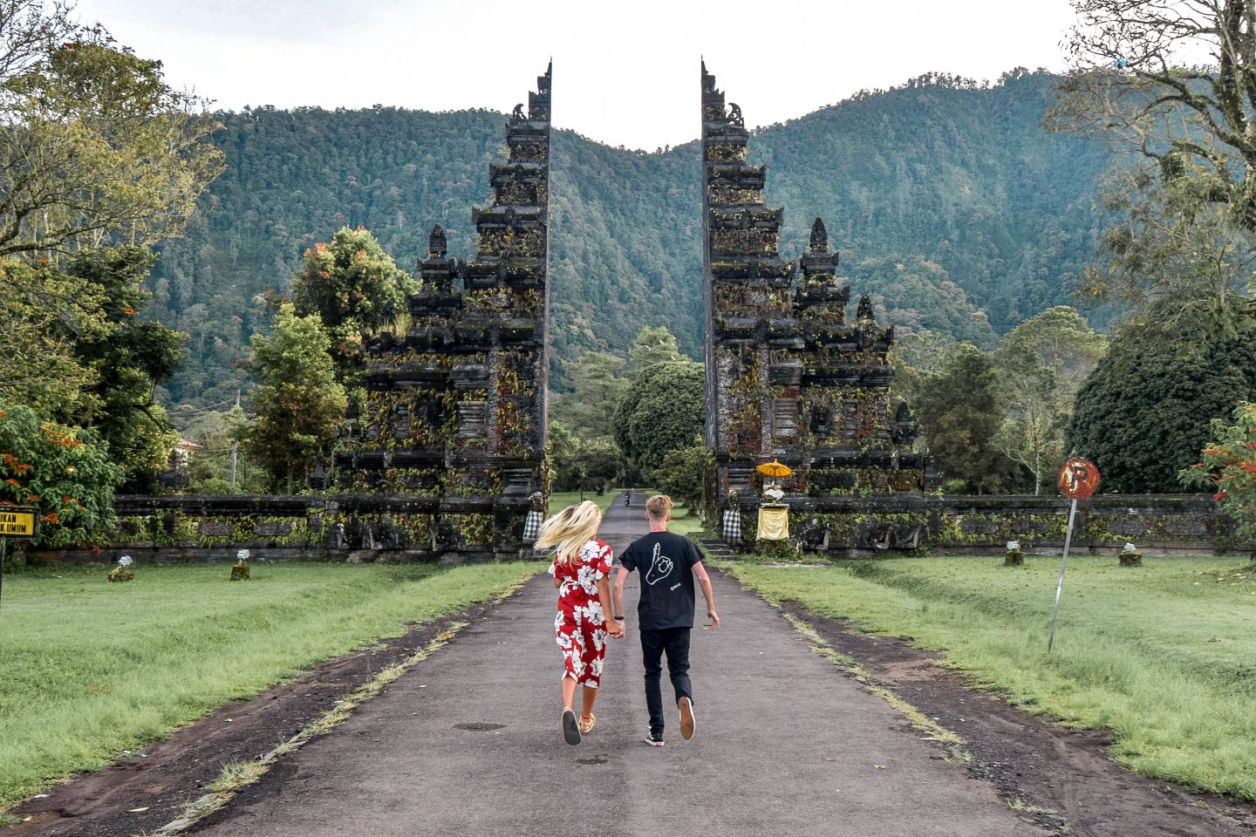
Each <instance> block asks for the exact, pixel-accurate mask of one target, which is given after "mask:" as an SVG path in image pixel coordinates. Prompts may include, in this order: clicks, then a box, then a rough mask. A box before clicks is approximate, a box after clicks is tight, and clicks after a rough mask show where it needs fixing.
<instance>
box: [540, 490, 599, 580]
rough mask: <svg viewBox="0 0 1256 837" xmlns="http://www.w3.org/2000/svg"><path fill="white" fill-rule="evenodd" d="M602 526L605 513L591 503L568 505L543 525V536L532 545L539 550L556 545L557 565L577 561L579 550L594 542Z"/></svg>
mask: <svg viewBox="0 0 1256 837" xmlns="http://www.w3.org/2000/svg"><path fill="white" fill-rule="evenodd" d="M601 525H602V510H601V509H599V508H598V507H597V503H594V502H593V501H592V500H585V501H584V502H583V503H580V504H579V505H576V506H568V507H567V508H565V509H563V510H562V511H560V512H559V513H558V514H556V515H554V516H553V517H551V518H548V519H547V520H546V521H545V522H544V523H542V524H541V533H540V534H539V535H538V536H537V538H536V543H535V544H533V546H535V547H536V548H537V549H545V548H546V547H547V546H556V547H557V548H556V550H555V552H556V553H557V554H556V555H555V556H554V563H556V564H566V563H568V562H570V561H573V560H575V559H576V556H578V555H579V554H580V547H582V546H584V545H585V544H586V543H588V542H589V541H591V540H593V538H594V537H596V535H597V527H599V526H601Z"/></svg>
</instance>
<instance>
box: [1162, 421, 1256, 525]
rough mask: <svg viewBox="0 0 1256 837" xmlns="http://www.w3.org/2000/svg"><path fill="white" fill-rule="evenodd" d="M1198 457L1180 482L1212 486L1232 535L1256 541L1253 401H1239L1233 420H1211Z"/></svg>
mask: <svg viewBox="0 0 1256 837" xmlns="http://www.w3.org/2000/svg"><path fill="white" fill-rule="evenodd" d="M1201 457H1202V458H1201V461H1200V462H1196V463H1195V464H1194V465H1192V466H1191V467H1189V468H1185V469H1183V470H1182V471H1181V472H1180V474H1179V476H1180V477H1181V479H1182V482H1183V483H1185V484H1186V485H1190V486H1200V487H1208V488H1211V489H1213V490H1214V492H1215V493H1214V494H1213V499H1215V500H1216V501H1217V503H1218V504H1219V505H1220V507H1221V510H1222V511H1224V512H1225V513H1226V515H1228V516H1229V517H1230V518H1231V519H1232V520H1233V521H1234V523H1235V527H1236V532H1235V534H1237V535H1238V536H1239V538H1240V539H1241V540H1243V541H1246V542H1247V543H1256V404H1253V403H1251V402H1248V401H1241V402H1239V405H1238V406H1237V407H1235V408H1234V421H1233V423H1226V422H1225V421H1223V420H1222V419H1213V421H1212V441H1211V442H1209V443H1208V445H1207V447H1205V448H1204V449H1203V452H1202V454H1201Z"/></svg>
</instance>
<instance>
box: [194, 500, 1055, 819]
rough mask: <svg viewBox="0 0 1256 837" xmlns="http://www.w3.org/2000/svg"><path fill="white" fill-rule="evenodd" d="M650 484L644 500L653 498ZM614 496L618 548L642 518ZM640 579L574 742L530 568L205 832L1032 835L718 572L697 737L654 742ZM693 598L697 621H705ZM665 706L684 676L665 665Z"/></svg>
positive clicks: (673, 728)
mask: <svg viewBox="0 0 1256 837" xmlns="http://www.w3.org/2000/svg"><path fill="white" fill-rule="evenodd" d="M639 496H640V495H637V497H638V498H639ZM643 511H644V510H643V509H642V508H641V507H640V505H638V503H637V502H634V504H633V505H632V507H630V508H625V507H624V505H623V503H622V502H616V503H615V504H614V505H613V506H612V508H611V510H610V511H609V512H608V513H607V515H606V519H605V521H604V524H603V528H602V532H601V534H602V537H603V539H605V540H606V541H607V542H608V543H610V544H611V546H612V547H614V548H615V551H616V554H618V553H619V552H620V551H621V550H622V549H624V548H625V547H626V546H627V545H628V543H630V542H631V540H632V539H633V538H634V537H637V536H639V535H641V534H644V533H645V532H646V531H647V529H646V525H645V521H644V519H643V517H642V513H643ZM636 579H637V576H636V574H634V575H633V576H632V577H631V579H630V581H629V584H628V590H627V593H626V598H625V610H626V611H627V614H628V619H629V621H628V638H627V639H625V640H623V641H615V642H612V644H611V647H610V651H609V653H608V658H607V665H606V669H605V672H604V676H603V681H602V694H601V695H600V697H599V698H598V704H597V709H596V712H597V717H598V725H597V729H596V730H594V731H593V732H592V733H590V734H589V735H587V736H585V738H584V741H583V742H581V743H580V744H579V745H577V746H574V747H573V746H570V745H568V744H566V743H565V742H564V741H563V737H562V731H561V724H560V713H561V708H562V707H561V699H560V696H559V684H560V677H561V672H562V662H561V657H560V654H559V651H558V648H557V646H556V645H555V643H554V638H553V618H554V610H555V602H556V594H555V591H554V589H553V585H552V583H551V581H550V578H549V576H547V575H544V574H541V575H539V576H538V577H536V578H533V579H532V580H531V581H529V582H528V584H527V585H526V586H525V587H524V588H523V589H522V590H521V591H520V592H519V593H518V594H516V595H515V596H513V597H511V598H510V599H509V600H507V601H506V602H504V603H503V604H502V605H501V606H499V607H498V608H496V609H495V610H494V611H493V613H492V614H491V615H490V616H489V617H488V618H486V619H484V620H481V621H479V622H477V623H475V624H472V625H470V626H468V627H467V628H464V629H463V630H462V631H461V632H460V633H459V634H458V635H457V637H456V638H455V639H454V640H453V641H452V642H451V643H450V644H449V645H447V646H446V647H445V648H443V649H441V650H440V651H438V652H437V653H435V654H433V655H432V656H431V657H429V658H428V659H426V660H424V661H423V662H421V663H419V664H418V665H416V666H415V667H414V668H413V669H412V670H410V671H409V672H407V673H406V674H405V675H404V676H402V677H401V678H400V679H398V680H397V681H396V682H394V683H393V684H391V685H390V686H389V687H388V688H387V690H386V691H385V692H384V693H383V694H381V695H380V696H379V697H377V698H375V699H373V700H371V701H369V702H368V703H366V704H365V705H363V706H362V707H360V708H359V709H358V710H357V712H356V713H355V714H354V715H353V717H352V718H350V719H349V720H348V721H346V722H344V723H343V724H341V725H340V726H339V727H337V728H336V729H335V730H334V731H333V732H331V733H330V734H328V735H325V736H323V737H321V738H319V739H316V740H314V741H313V742H311V743H309V744H307V745H306V746H305V747H304V748H302V749H301V750H299V751H297V752H295V753H293V754H290V755H288V756H285V757H284V758H283V759H282V761H281V762H280V764H279V765H278V766H277V767H276V768H275V769H274V770H272V774H271V775H270V776H268V777H267V778H266V779H265V780H264V783H265V784H264V786H263V788H264V789H265V790H266V792H265V793H262V794H250V795H249V796H248V797H246V798H247V799H248V800H249V801H247V802H245V801H243V800H241V801H237V802H236V803H234V805H233V806H232V807H231V808H230V809H229V810H228V812H227V817H228V818H227V819H226V820H225V821H224V820H222V819H220V818H215V819H216V824H214V825H212V826H210V827H208V828H203V829H200V830H199V831H198V832H197V833H204V834H213V835H216V836H218V837H226V835H243V836H245V837H258V835H294V836H295V835H300V837H309V835H359V834H360V835H428V834H431V835H454V834H473V833H486V834H498V835H527V834H537V835H541V834H544V835H559V837H563V835H593V834H596V835H599V837H614V836H615V835H676V834H685V833H692V834H706V835H758V834H791V835H792V834H825V835H847V834H849V835H948V837H964V836H965V835H999V837H1004V836H1005V835H1035V834H1046V833H1047V832H1044V831H1040V830H1038V829H1037V828H1035V827H1034V826H1033V825H1031V824H1029V823H1028V822H1026V821H1025V820H1022V819H1020V818H1018V817H1017V815H1016V814H1015V813H1014V812H1013V811H1012V810H1011V809H1009V808H1008V807H1007V806H1006V805H1004V804H1003V803H1001V802H1000V801H999V800H998V798H997V796H996V794H995V792H994V789H993V788H992V787H991V786H990V785H989V784H987V783H985V782H982V781H979V780H976V779H972V778H969V776H968V774H967V773H966V771H965V770H964V769H963V767H962V766H959V765H954V764H950V763H948V762H946V761H944V760H943V755H944V753H943V751H942V750H941V749H940V748H939V746H938V745H937V744H935V743H933V742H930V741H928V740H925V737H924V735H923V734H922V733H921V732H919V731H917V730H914V729H913V728H912V727H911V726H910V725H909V724H908V723H907V721H906V720H905V719H904V718H903V716H902V715H901V714H899V713H898V712H897V711H895V710H894V709H892V708H891V707H890V706H889V705H888V704H887V703H885V702H884V701H882V700H881V699H880V698H878V697H876V696H874V695H872V694H870V693H869V692H868V691H867V690H866V689H865V688H864V687H863V686H862V685H861V684H860V683H859V682H857V681H856V680H854V679H853V678H851V677H849V676H848V675H846V674H844V673H843V672H842V671H841V670H839V669H838V668H837V667H836V666H834V665H833V664H832V663H831V662H829V661H828V660H827V659H825V657H823V656H822V655H819V654H816V653H814V651H813V650H812V649H811V647H810V646H809V645H808V643H807V641H806V640H805V639H804V638H803V637H802V636H801V635H800V634H798V632H797V631H795V630H794V629H793V628H792V627H791V625H790V624H789V623H788V622H787V621H786V620H785V619H784V618H782V616H781V615H780V614H779V613H778V612H777V611H776V610H775V609H773V608H772V607H770V606H769V605H767V604H766V603H764V602H763V601H762V600H761V599H759V598H758V597H756V596H754V595H753V594H750V593H747V592H745V591H743V590H741V589H740V588H739V587H738V586H737V584H736V583H735V582H733V581H732V580H730V579H728V578H725V577H723V576H720V575H718V574H714V576H713V583H714V586H715V595H716V606H717V609H718V611H719V613H720V617H721V620H722V622H723V625H722V627H720V628H719V629H718V630H711V629H709V628H702V627H697V628H695V631H694V637H693V647H692V651H691V661H692V668H691V675H692V678H693V686H694V696H695V708H696V716H697V734H696V735H695V736H694V737H693V739H691V740H690V741H683V740H681V738H680V735H679V724H678V723H677V721H676V719H675V715H674V713H672V717H670V718H669V719H668V729H667V732H666V746H664V747H661V748H656V747H650V746H648V745H646V744H645V742H644V740H643V739H644V736H645V733H646V726H647V716H646V709H645V695H644V692H643V689H642V677H641V651H640V647H639V644H638V640H637V633H636V629H637V626H636V624H635V622H634V615H635V602H636V596H637V585H636ZM703 613H704V609H703V607H702V598H701V594H700V593H699V597H698V614H699V619H698V623H697V624H698V625H701V623H702V622H704V621H705V619H702V618H701V615H702V614H703ZM663 694H664V698H665V703H667V704H668V705H670V694H671V684H670V683H669V682H668V681H667V676H666V671H665V672H664V675H663Z"/></svg>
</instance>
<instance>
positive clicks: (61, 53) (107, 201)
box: [0, 0, 222, 255]
mask: <svg viewBox="0 0 1256 837" xmlns="http://www.w3.org/2000/svg"><path fill="white" fill-rule="evenodd" d="M71 10H72V6H71V5H70V4H68V3H64V2H54V3H53V4H52V5H51V6H50V7H48V8H47V9H45V3H43V2H42V0H0V255H10V254H15V253H36V252H38V253H44V254H52V253H55V252H58V251H67V250H68V251H73V250H77V249H81V248H95V247H99V246H102V245H105V244H110V243H123V244H140V245H147V244H152V243H155V242H157V241H160V240H162V239H164V238H167V237H169V236H171V235H176V234H178V233H179V232H180V231H181V230H182V229H183V228H184V225H185V223H186V221H187V219H188V217H189V216H190V215H191V214H192V212H193V210H194V209H195V205H196V199H197V197H198V196H199V195H200V193H201V191H202V190H203V189H204V188H205V186H206V185H207V184H208V183H209V182H210V181H211V180H213V178H214V177H216V176H217V175H218V173H219V172H221V171H222V152H220V151H219V150H218V149H217V148H216V147H214V146H213V145H212V144H211V143H210V142H209V136H210V134H211V133H212V132H213V131H214V130H215V129H216V128H217V124H216V123H215V122H214V121H213V120H211V119H209V118H207V117H205V116H203V115H202V114H200V113H198V112H197V111H199V110H200V109H201V108H202V106H203V103H202V102H201V101H200V100H198V99H197V98H196V97H194V96H190V95H188V94H185V93H179V92H176V91H174V90H172V89H171V88H169V87H167V86H166V84H165V83H164V81H163V80H162V73H161V62H159V61H149V60H144V59H141V58H138V57H136V56H135V55H134V54H133V53H131V52H130V50H128V49H126V48H124V47H120V46H118V45H117V44H116V43H115V42H114V41H113V39H112V38H111V37H110V36H109V35H108V33H107V32H105V31H104V30H103V29H101V28H99V27H95V28H90V29H88V28H83V27H81V26H78V25H76V24H74V23H72V22H70V21H69V17H68V16H69V14H70V12H71Z"/></svg>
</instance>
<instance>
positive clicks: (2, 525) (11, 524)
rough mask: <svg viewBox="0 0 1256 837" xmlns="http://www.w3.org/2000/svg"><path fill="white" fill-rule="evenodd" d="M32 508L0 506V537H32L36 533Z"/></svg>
mask: <svg viewBox="0 0 1256 837" xmlns="http://www.w3.org/2000/svg"><path fill="white" fill-rule="evenodd" d="M36 514H37V511H36V510H35V509H33V508H22V507H20V506H0V538H32V539H33V538H34V537H35V536H36V534H37V530H36V528H35V527H36V523H37V520H38V518H37V517H36V516H35V515H36Z"/></svg>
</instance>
